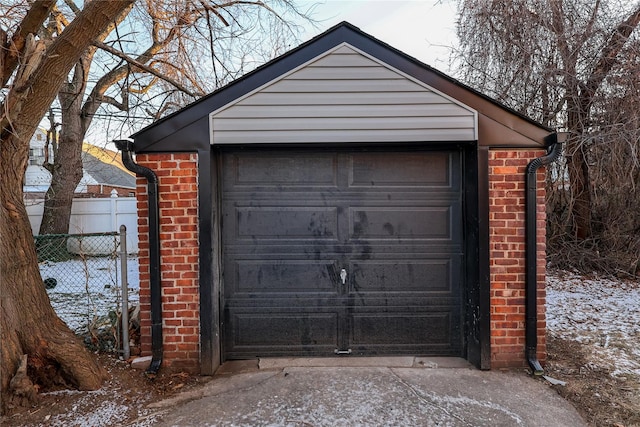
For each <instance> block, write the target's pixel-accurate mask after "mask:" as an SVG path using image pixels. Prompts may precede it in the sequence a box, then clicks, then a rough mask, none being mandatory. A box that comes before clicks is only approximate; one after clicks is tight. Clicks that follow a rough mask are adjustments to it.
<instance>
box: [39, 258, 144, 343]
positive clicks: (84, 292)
mask: <svg viewBox="0 0 640 427" xmlns="http://www.w3.org/2000/svg"><path fill="white" fill-rule="evenodd" d="M40 274H41V275H42V279H43V280H46V279H48V278H54V279H56V286H55V287H54V288H53V289H47V293H48V294H49V299H50V300H51V305H52V306H53V308H54V310H55V311H56V313H57V314H58V316H59V317H60V318H61V319H62V320H64V321H65V322H66V323H67V325H68V326H69V327H70V328H71V329H72V330H74V331H75V332H76V333H82V332H84V331H86V327H87V325H88V324H89V323H90V322H92V321H94V320H95V319H102V318H105V317H107V316H108V314H109V312H110V311H112V310H114V309H116V308H120V307H121V305H122V303H121V296H120V295H121V283H122V280H121V279H122V277H121V271H120V260H119V259H114V258H111V257H90V258H86V259H85V260H82V259H72V260H69V261H61V262H52V261H44V262H42V263H40ZM138 277H139V276H138V258H136V257H129V259H128V260H127V282H128V284H129V286H128V294H129V298H128V301H129V305H135V304H137V302H138V289H139V287H140V281H139V278H138Z"/></svg>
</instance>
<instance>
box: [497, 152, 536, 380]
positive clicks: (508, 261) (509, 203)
mask: <svg viewBox="0 0 640 427" xmlns="http://www.w3.org/2000/svg"><path fill="white" fill-rule="evenodd" d="M542 155H544V151H541V150H527V151H524V150H523V151H514V150H491V151H490V152H489V251H490V277H491V367H492V368H503V367H516V366H524V365H526V360H525V305H524V303H525V250H526V248H525V170H526V167H527V164H528V163H529V162H530V161H531V160H533V159H534V158H536V157H540V156H542ZM537 180H538V192H537V203H538V214H537V224H538V236H537V242H538V245H537V251H538V256H537V259H538V279H537V281H538V292H537V293H538V295H537V298H538V358H539V360H540V362H544V360H545V358H546V321H545V189H544V169H543V168H541V169H540V170H539V171H538V175H537Z"/></svg>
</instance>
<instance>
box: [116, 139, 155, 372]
mask: <svg viewBox="0 0 640 427" xmlns="http://www.w3.org/2000/svg"><path fill="white" fill-rule="evenodd" d="M113 142H114V144H115V145H116V147H117V148H118V150H120V151H122V163H123V164H124V166H125V167H126V168H127V169H128V170H130V171H131V172H134V173H135V174H137V175H141V176H143V177H145V178H146V179H147V196H148V203H149V282H150V288H151V289H150V297H151V363H150V364H149V367H148V368H147V370H146V371H145V375H146V376H147V377H148V378H155V376H156V375H157V373H158V371H159V370H160V366H161V365H162V353H163V347H162V299H161V288H160V227H159V221H158V218H159V208H158V206H159V205H158V176H157V175H156V174H155V172H153V171H152V170H151V169H149V168H146V167H144V166H141V165H139V164H137V163H135V161H134V160H133V156H132V154H131V153H132V152H133V142H131V141H129V140H126V139H124V140H114V141H113Z"/></svg>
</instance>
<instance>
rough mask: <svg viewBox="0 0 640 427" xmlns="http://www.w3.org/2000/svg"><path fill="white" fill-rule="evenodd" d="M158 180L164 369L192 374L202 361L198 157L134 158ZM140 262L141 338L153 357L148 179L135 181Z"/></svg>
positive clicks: (151, 156)
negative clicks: (189, 371)
mask: <svg viewBox="0 0 640 427" xmlns="http://www.w3.org/2000/svg"><path fill="white" fill-rule="evenodd" d="M136 162H137V163H138V164H139V165H141V166H145V167H148V168H149V169H151V170H153V171H154V172H155V173H156V175H157V176H158V181H159V184H158V185H159V187H158V193H159V207H160V220H159V221H160V258H161V261H160V277H161V288H162V333H163V340H164V360H163V366H165V367H171V368H176V369H185V370H192V371H196V370H197V369H198V363H199V357H200V312H199V310H200V303H199V285H198V274H199V268H198V159H197V155H196V154H184V153H176V154H138V155H137V156H136ZM136 184H137V197H138V233H139V235H140V236H139V258H140V316H141V317H140V334H141V351H142V354H143V355H150V354H151V303H150V283H149V223H148V215H149V213H148V212H149V211H148V209H149V207H148V200H147V181H146V179H144V178H140V177H138V178H137V181H136Z"/></svg>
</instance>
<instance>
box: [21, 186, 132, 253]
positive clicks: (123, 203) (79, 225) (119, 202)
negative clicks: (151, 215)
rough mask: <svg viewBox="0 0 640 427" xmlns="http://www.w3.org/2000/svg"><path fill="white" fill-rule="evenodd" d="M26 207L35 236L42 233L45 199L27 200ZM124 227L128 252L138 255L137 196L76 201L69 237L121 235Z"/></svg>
mask: <svg viewBox="0 0 640 427" xmlns="http://www.w3.org/2000/svg"><path fill="white" fill-rule="evenodd" d="M25 205H26V206H27V213H28V214H29V222H30V223H31V230H32V232H33V235H34V236H35V235H37V234H38V231H39V230H40V223H41V222H42V213H43V211H44V200H43V199H35V200H25ZM122 224H124V225H125V226H126V227H127V252H129V253H138V211H137V208H136V198H135V197H113V196H112V197H111V198H108V199H103V198H101V199H73V204H72V205H71V220H70V223H69V233H70V234H82V233H105V232H111V231H116V232H119V231H120V225H122Z"/></svg>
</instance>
